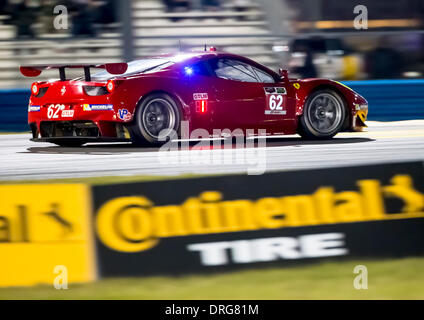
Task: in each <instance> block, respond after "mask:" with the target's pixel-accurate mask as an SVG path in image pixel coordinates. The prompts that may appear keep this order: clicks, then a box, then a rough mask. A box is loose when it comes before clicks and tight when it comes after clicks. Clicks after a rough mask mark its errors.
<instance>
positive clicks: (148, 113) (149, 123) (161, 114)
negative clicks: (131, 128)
mask: <svg viewBox="0 0 424 320" xmlns="http://www.w3.org/2000/svg"><path fill="white" fill-rule="evenodd" d="M142 121H143V127H144V129H145V130H146V132H147V133H148V134H149V135H150V136H151V137H153V138H155V139H159V138H161V137H166V136H169V135H170V134H171V132H172V130H173V128H174V126H175V112H174V109H173V107H172V105H171V104H170V103H169V102H168V101H166V100H165V99H160V98H158V99H154V100H152V101H150V102H149V103H148V104H147V105H146V107H145V108H144V110H143V114H142Z"/></svg>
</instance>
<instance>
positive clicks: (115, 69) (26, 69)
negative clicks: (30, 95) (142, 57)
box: [19, 62, 128, 81]
mask: <svg viewBox="0 0 424 320" xmlns="http://www.w3.org/2000/svg"><path fill="white" fill-rule="evenodd" d="M91 68H96V69H105V70H106V71H107V72H109V73H110V74H115V75H118V74H123V73H125V72H126V71H127V69H128V64H127V63H125V62H123V63H106V64H50V65H37V66H21V67H19V69H20V71H21V73H22V74H23V75H24V76H25V77H38V76H39V75H40V74H41V72H42V71H43V70H50V69H59V75H60V81H66V74H65V69H84V75H85V81H91V74H90V69H91Z"/></svg>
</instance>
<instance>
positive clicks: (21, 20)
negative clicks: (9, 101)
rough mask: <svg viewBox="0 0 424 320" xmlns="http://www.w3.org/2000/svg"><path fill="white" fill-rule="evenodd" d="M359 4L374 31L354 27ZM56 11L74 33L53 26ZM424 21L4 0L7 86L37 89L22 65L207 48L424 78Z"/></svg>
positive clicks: (1, 51) (422, 15)
mask: <svg viewBox="0 0 424 320" xmlns="http://www.w3.org/2000/svg"><path fill="white" fill-rule="evenodd" d="M359 4H360V5H364V6H366V7H367V9H368V19H369V20H368V29H367V30H357V29H355V28H354V19H355V17H357V16H358V14H357V13H354V8H355V7H356V6H357V5H359ZM57 5H62V6H65V7H66V10H67V13H68V17H67V19H66V22H67V23H68V26H67V29H56V28H55V27H54V23H53V22H54V20H55V18H57V17H58V16H59V15H61V14H63V13H64V12H63V10H62V11H56V13H54V8H55V6H57ZM62 22H63V20H62ZM423 22H424V1H422V0H363V1H360V3H359V2H358V1H357V0H225V1H224V0H132V1H130V0H124V1H122V0H121V1H118V0H102V1H97V0H61V1H55V0H0V88H25V87H28V86H29V85H30V82H31V79H25V78H23V76H21V75H20V74H19V68H18V67H19V65H21V64H45V63H61V62H67V63H69V62H75V63H76V62H115V61H121V60H125V61H129V60H133V59H136V58H141V57H145V56H149V55H156V54H158V53H161V52H173V51H177V50H178V49H179V47H180V46H181V47H182V48H183V49H187V50H190V49H202V48H203V47H204V45H205V44H207V45H208V46H215V47H217V48H218V50H223V51H228V52H232V53H237V54H242V55H245V56H248V57H250V58H252V59H254V60H256V61H258V62H260V63H263V64H265V65H266V66H268V67H270V68H272V69H274V70H276V69H278V68H279V67H286V68H288V69H290V71H291V72H292V73H293V74H295V75H297V76H300V77H315V76H317V77H326V78H327V77H328V78H333V79H337V80H361V79H387V78H391V79H394V78H422V77H423V76H424V32H423V31H424V28H423V27H424V23H423ZM46 75H47V76H50V75H51V76H53V77H55V76H56V74H55V73H54V72H53V73H51V74H49V73H46Z"/></svg>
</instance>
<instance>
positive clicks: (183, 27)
mask: <svg viewBox="0 0 424 320" xmlns="http://www.w3.org/2000/svg"><path fill="white" fill-rule="evenodd" d="M119 3H120V5H122V3H123V2H121V1H119ZM224 3H225V4H223V5H222V6H221V7H220V8H219V10H216V11H201V10H196V9H193V10H190V11H182V12H178V11H177V12H168V11H167V10H166V9H167V8H166V6H165V5H164V3H163V1H161V0H133V1H131V2H130V7H129V8H127V12H125V8H121V9H123V11H124V12H123V13H122V14H121V17H125V15H126V14H127V16H128V15H130V16H131V17H132V19H128V20H132V21H131V25H130V26H128V25H127V26H125V25H123V24H121V23H115V24H112V25H108V26H107V28H103V29H102V30H100V31H99V32H98V33H97V36H96V37H94V38H78V39H75V38H73V37H72V35H70V34H67V33H63V32H57V33H56V32H54V33H51V32H50V33H42V32H39V33H37V39H31V40H29V39H28V40H26V39H19V40H17V39H16V29H15V27H14V26H12V25H7V24H3V23H1V22H0V88H24V87H28V86H29V85H30V83H31V82H32V81H31V79H28V78H24V77H23V76H22V75H20V73H19V66H20V65H25V64H26V65H27V64H53V63H79V62H86V63H92V62H93V63H94V62H95V63H99V62H117V61H121V60H125V57H126V58H127V60H128V58H141V57H145V56H150V55H156V54H158V53H166V52H175V51H178V50H179V48H180V46H181V47H182V49H183V50H192V49H198V50H202V48H204V45H205V44H206V45H208V46H215V47H217V48H218V49H219V50H224V51H229V52H232V53H239V54H243V55H246V56H248V57H250V58H252V59H255V60H257V61H258V62H260V63H263V64H265V65H267V66H269V67H271V68H273V69H278V67H279V66H281V64H282V62H281V60H282V59H284V57H282V56H281V54H279V53H278V51H277V52H275V51H273V50H272V47H273V46H275V45H276V43H277V44H278V41H279V39H281V37H278V38H277V37H275V35H274V32H273V31H271V29H270V28H269V23H268V20H269V19H267V17H266V14H265V12H264V11H263V9H262V7H261V6H260V1H258V2H256V1H255V0H245V1H242V2H240V1H238V2H237V5H235V4H234V3H233V2H232V1H224ZM52 15H53V13H52ZM6 19H7V17H6V16H0V21H4V20H6ZM124 21H126V19H124ZM131 27H132V28H131ZM35 28H36V29H37V25H35ZM128 28H130V29H128ZM39 29H41V28H39ZM131 29H132V30H131ZM128 33H132V35H129V34H128ZM131 39H132V40H131ZM125 41H130V42H131V44H130V46H129V47H130V48H128V45H125ZM128 50H131V51H132V52H128ZM126 51H127V52H126ZM75 72H78V71H74V72H73V73H72V72H69V75H68V76H69V77H74V76H79V75H80V74H79V73H75ZM43 77H44V78H46V79H47V78H57V74H56V72H54V71H52V72H50V71H47V72H45V73H43Z"/></svg>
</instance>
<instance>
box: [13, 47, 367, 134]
mask: <svg viewBox="0 0 424 320" xmlns="http://www.w3.org/2000/svg"><path fill="white" fill-rule="evenodd" d="M160 57H166V56H160ZM169 57H175V55H174V56H172V55H170V56H169ZM215 58H231V59H236V60H239V61H242V62H245V63H247V64H249V65H251V66H253V67H255V68H257V69H259V70H262V71H263V72H265V73H267V74H268V75H271V76H272V77H273V78H274V79H275V83H260V82H240V81H234V80H227V79H222V78H218V77H213V76H207V75H201V74H196V72H194V73H193V74H190V75H188V74H187V73H186V72H185V70H186V69H185V68H187V67H189V68H190V67H191V66H195V65H196V64H197V63H198V62H201V61H208V60H210V59H215ZM84 66H88V65H81V66H79V67H81V68H84ZM99 66H103V67H104V66H105V65H99ZM61 67H68V66H61ZM69 67H72V66H69ZM90 67H93V66H90ZM22 69H23V70H24V71H25V73H24V72H22V73H24V74H26V75H27V76H37V75H39V73H38V72H36V71H33V70H31V67H21V70H22ZM106 69H107V68H106ZM109 69H113V68H112V67H109ZM115 69H116V70H123V67H122V64H118V67H116V68H115ZM37 73H38V74H37ZM112 78H113V80H112V81H113V84H114V86H115V88H114V90H113V91H112V92H111V93H110V92H106V91H105V94H103V95H99V96H89V95H88V94H86V92H85V91H84V90H85V89H84V87H87V86H99V87H103V88H102V90H106V89H105V88H106V85H107V81H84V80H83V79H76V80H65V81H59V80H55V81H48V82H37V83H36V85H37V87H38V91H39V92H40V91H42V90H44V89H43V88H47V91H45V93H44V95H42V96H40V94H38V95H35V94H34V92H33V94H32V95H31V98H30V101H29V112H28V123H29V124H30V126H31V128H32V131H33V138H34V140H35V141H37V140H40V138H46V137H49V136H46V135H47V133H46V132H45V130H44V131H43V124H49V123H50V124H51V123H53V122H55V123H59V122H63V123H67V122H70V123H73V122H75V123H84V121H89V122H92V123H93V124H94V125H95V126H96V127H97V128H98V134H97V135H98V137H99V138H101V137H103V138H111V139H113V138H123V136H120V135H119V130H120V128H122V127H125V125H126V124H130V123H131V122H132V121H134V119H133V117H134V114H135V112H136V108H137V106H138V105H139V103H140V101H141V100H142V99H143V98H144V97H146V96H147V95H149V94H152V93H154V92H164V93H167V94H169V95H170V96H172V97H173V98H174V99H175V100H176V101H177V102H178V104H179V107H180V111H181V119H182V120H184V121H188V123H189V130H190V131H193V130H194V129H198V128H202V129H206V130H208V132H210V134H211V135H212V133H213V130H214V129H230V130H234V129H237V128H240V129H242V130H244V131H245V130H247V129H251V130H259V129H265V130H266V132H267V134H294V133H296V132H297V130H298V119H299V116H301V115H302V112H303V107H304V105H305V102H306V100H307V99H308V97H309V96H310V94H311V93H312V92H313V91H314V90H316V89H317V88H332V89H333V90H335V91H337V92H338V93H339V94H340V95H341V96H342V97H343V98H344V100H345V101H346V104H347V106H348V108H349V110H350V118H349V125H348V127H346V128H345V129H356V128H358V127H361V126H364V123H363V122H364V121H365V119H366V115H367V108H364V109H366V110H364V109H363V110H360V108H359V107H358V106H365V105H367V101H366V100H365V99H364V98H363V97H361V96H360V95H359V94H357V93H355V92H354V91H352V90H351V89H350V88H348V87H346V86H344V85H342V84H340V83H338V82H335V81H331V80H326V79H305V80H299V79H283V78H281V77H280V75H279V74H277V73H275V72H274V71H272V70H269V69H268V68H266V67H264V66H262V65H260V64H258V63H256V62H254V61H252V60H250V59H248V58H245V57H241V56H238V55H233V54H228V53H219V52H209V51H205V52H196V53H194V52H193V53H189V54H187V56H186V57H185V58H184V59H181V61H178V62H175V63H174V64H172V65H170V66H168V67H166V68H164V69H162V70H159V71H157V72H150V73H140V74H132V75H131V76H126V75H115V76H113V77H112ZM282 88H283V89H282ZM266 90H270V91H271V92H272V91H273V90H277V91H278V90H285V92H286V93H285V94H284V98H282V102H281V107H282V110H284V112H282V113H281V114H277V115H276V114H273V113H272V112H270V111H267V110H268V108H269V96H268V95H267V94H266V92H265V91H266ZM196 95H200V97H202V95H203V97H206V95H207V99H203V100H206V101H205V103H206V110H205V112H199V110H198V102H197V100H196V98H195V97H196ZM56 106H59V107H57V108H56ZM93 106H94V107H95V108H93ZM49 109H50V110H49ZM56 109H59V110H56ZM95 109H97V110H95ZM283 113H284V114H283ZM358 116H361V121H358V120H357V118H358Z"/></svg>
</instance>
